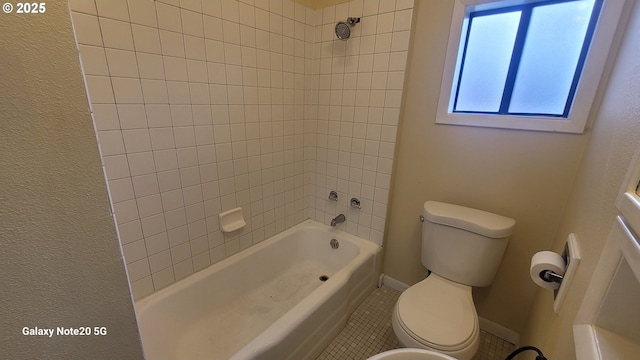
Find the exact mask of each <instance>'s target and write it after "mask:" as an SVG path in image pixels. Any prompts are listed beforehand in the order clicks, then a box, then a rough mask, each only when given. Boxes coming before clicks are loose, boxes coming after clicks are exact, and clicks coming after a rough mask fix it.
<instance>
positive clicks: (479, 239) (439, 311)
mask: <svg viewBox="0 0 640 360" xmlns="http://www.w3.org/2000/svg"><path fill="white" fill-rule="evenodd" d="M423 218H424V221H423V228H422V264H423V265H424V266H425V267H426V268H427V269H428V270H429V271H430V274H429V276H428V277H427V278H426V279H424V280H422V281H420V282H418V283H417V284H415V285H413V286H411V287H409V288H408V289H407V290H405V291H404V292H403V293H402V294H401V295H400V297H399V298H398V301H397V302H396V305H395V308H394V310H393V313H392V325H393V331H394V332H395V334H396V337H397V338H398V340H399V342H400V344H401V345H402V346H403V347H411V348H419V349H426V350H432V351H436V352H439V353H442V354H446V355H448V356H451V357H454V358H456V359H458V360H470V359H471V358H472V357H473V355H474V354H475V353H476V351H477V350H478V345H479V338H480V326H479V321H478V315H477V312H476V309H475V305H474V303H473V297H472V295H471V288H472V286H488V285H490V284H491V283H492V282H493V278H494V277H495V274H496V271H497V269H498V266H499V265H500V262H501V260H502V256H503V255H504V251H505V250H506V247H507V243H508V240H509V236H510V235H511V232H512V231H513V227H514V225H515V221H514V220H513V219H510V218H507V217H504V216H501V215H496V214H492V213H488V212H486V211H482V210H477V209H471V208H467V207H463V206H457V205H452V204H446V203H440V202H435V201H427V202H425V203H424V209H423Z"/></svg>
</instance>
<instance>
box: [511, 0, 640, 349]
mask: <svg viewBox="0 0 640 360" xmlns="http://www.w3.org/2000/svg"><path fill="white" fill-rule="evenodd" d="M627 13H630V14H631V15H630V19H629V23H628V24H627V29H626V31H625V35H624V37H623V40H622V41H623V42H622V44H621V47H620V50H619V53H618V56H617V60H616V62H615V64H614V67H613V71H612V73H611V77H610V79H609V83H608V86H607V88H606V91H605V96H604V98H603V100H602V104H601V107H600V111H599V113H598V115H597V118H596V120H595V123H594V128H593V132H592V134H591V138H590V140H589V144H588V146H587V148H586V150H585V153H584V157H583V159H582V163H581V165H580V169H579V171H578V177H577V181H576V182H575V184H574V186H573V191H572V193H571V197H570V200H569V205H568V207H567V210H566V213H565V215H564V219H563V220H562V222H561V224H560V230H559V231H558V236H557V238H556V240H555V242H554V245H553V249H554V250H559V249H560V248H561V246H562V241H563V238H564V237H565V236H566V234H568V233H570V232H574V233H575V234H576V235H577V236H578V240H579V244H580V250H581V253H582V261H581V263H580V266H579V268H578V272H577V275H576V278H575V280H574V282H573V283H572V285H571V287H570V288H569V292H568V295H567V298H566V303H565V304H564V305H563V307H562V310H561V312H560V314H558V315H556V314H554V313H553V310H552V306H553V305H552V297H551V294H550V293H549V292H547V291H544V290H540V291H538V292H537V293H536V296H535V300H534V302H533V306H532V309H531V312H530V315H529V319H528V321H527V326H526V327H525V329H524V331H523V333H522V335H523V337H522V343H523V344H534V345H536V346H539V347H540V348H541V349H543V351H544V353H545V356H547V357H548V358H549V359H552V358H553V359H575V356H576V355H575V349H574V345H573V333H572V325H573V322H574V319H575V317H576V313H577V311H578V309H579V308H580V304H581V303H582V298H583V297H584V296H585V293H586V290H587V287H588V286H589V283H590V281H591V276H592V275H593V270H594V268H595V267H596V264H597V263H598V259H599V257H600V254H601V252H602V249H603V247H604V245H605V240H606V239H607V235H608V233H609V230H610V229H611V226H612V224H613V221H614V218H615V216H616V214H617V211H616V208H615V205H614V203H615V199H616V197H617V195H618V191H619V190H620V188H621V186H622V181H623V179H624V176H625V174H626V172H627V168H628V167H629V164H630V159H631V157H632V156H633V153H634V151H635V149H636V147H637V146H638V144H639V140H638V139H640V126H638V125H639V119H640V117H639V115H640V56H638V47H637V44H638V42H640V6H638V4H635V5H634V8H633V10H632V11H629V12H627ZM630 320H631V321H635V322H636V323H637V319H630Z"/></svg>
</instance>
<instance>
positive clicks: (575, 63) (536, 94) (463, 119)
mask: <svg viewBox="0 0 640 360" xmlns="http://www.w3.org/2000/svg"><path fill="white" fill-rule="evenodd" d="M471 2H473V3H474V4H473V5H468V4H467V3H471ZM480 2H481V3H480V4H478V1H477V0H457V1H456V6H455V9H454V19H453V21H452V28H451V35H450V39H453V40H455V41H451V40H450V44H449V48H448V51H447V60H446V65H445V73H444V77H443V82H442V87H441V94H440V101H439V104H438V114H437V119H436V122H437V123H442V124H455V125H471V126H487V127H501V128H513V129H525V130H541V131H560V132H573V133H581V132H583V131H584V127H585V124H586V121H587V117H588V115H589V112H590V110H591V103H592V102H593V99H594V97H595V93H596V90H597V87H598V84H599V82H600V77H601V76H600V75H601V73H602V71H603V69H604V64H605V62H606V59H607V56H608V53H609V47H610V45H611V41H612V39H613V35H614V34H615V28H616V27H617V24H618V20H619V18H620V14H621V12H622V8H623V4H624V2H625V0H542V1H540V0H538V1H517V2H516V1H497V2H496V1H494V2H486V1H480ZM606 24H608V25H606ZM611 24H613V25H611Z"/></svg>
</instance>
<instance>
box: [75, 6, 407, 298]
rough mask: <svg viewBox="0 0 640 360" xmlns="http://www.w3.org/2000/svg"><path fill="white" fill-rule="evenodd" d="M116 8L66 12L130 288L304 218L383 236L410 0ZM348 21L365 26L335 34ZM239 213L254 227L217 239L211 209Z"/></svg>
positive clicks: (143, 288)
mask: <svg viewBox="0 0 640 360" xmlns="http://www.w3.org/2000/svg"><path fill="white" fill-rule="evenodd" d="M123 4H124V2H123V1H119V3H118V4H116V3H113V4H108V3H106V2H105V3H103V4H101V5H100V6H102V10H101V11H100V9H98V10H94V9H90V8H83V7H82V6H80V5H79V4H75V5H73V4H72V6H76V7H77V9H78V10H77V11H74V13H73V14H72V16H73V20H74V22H76V18H78V21H77V22H78V23H80V24H81V25H80V26H82V27H83V28H85V29H92V28H93V29H94V30H95V31H94V32H93V33H92V34H83V35H80V36H79V37H78V39H79V42H80V44H81V47H80V51H81V57H82V58H83V61H85V62H90V63H91V64H87V65H86V66H85V72H86V75H87V84H88V85H87V87H88V89H89V93H90V96H91V101H92V105H93V106H94V110H93V111H94V118H95V120H94V121H95V123H96V128H97V129H98V131H99V137H100V135H104V136H102V137H103V139H104V140H102V139H101V148H104V149H106V155H105V151H104V149H103V156H104V158H103V161H104V164H105V172H106V174H107V178H108V179H109V181H110V183H111V188H113V189H112V198H113V199H114V203H115V204H116V205H114V209H115V211H116V219H117V221H118V224H119V229H120V230H121V234H120V235H121V240H122V241H123V243H125V244H127V245H128V250H127V252H128V253H129V254H130V255H129V256H128V257H127V261H128V262H130V263H131V264H133V265H132V269H131V271H132V272H133V277H132V279H135V280H132V287H133V288H135V290H134V296H136V297H137V296H144V295H140V294H145V295H146V294H148V293H149V292H150V291H154V290H157V289H159V288H161V287H163V286H166V285H168V284H170V283H172V282H174V281H176V279H180V278H182V277H184V276H187V275H188V274H191V273H192V272H193V271H197V270H199V269H202V268H203V267H206V266H208V265H209V264H210V263H215V262H217V261H220V260H221V259H222V258H224V257H226V256H229V255H231V254H233V253H235V252H237V251H240V250H241V249H244V248H246V247H248V246H251V245H252V244H254V243H256V242H260V241H262V240H264V239H265V238H266V237H269V236H271V235H273V234H275V233H276V232H279V231H283V230H284V229H286V228H287V227H288V226H292V225H294V224H296V223H298V222H300V221H302V220H304V219H305V218H306V217H307V216H311V217H313V218H316V219H318V220H320V221H323V222H324V221H326V220H327V219H331V218H332V217H333V216H335V213H336V212H338V211H343V212H348V214H349V221H348V222H347V223H346V224H344V229H345V230H347V231H349V232H351V233H354V234H359V235H361V236H368V237H370V238H371V239H372V240H373V241H378V242H379V243H381V242H382V234H383V232H384V219H385V216H386V203H387V201H388V190H389V189H388V187H389V185H390V174H391V169H392V161H393V152H394V147H395V137H396V133H397V125H398V118H399V105H400V100H401V91H402V87H403V83H404V71H405V66H406V55H407V50H408V39H409V37H408V34H409V33H408V30H409V29H410V21H411V7H412V2H410V1H406V0H400V1H395V0H389V1H387V0H384V1H376V0H353V1H351V2H349V3H344V4H339V5H337V6H332V7H329V8H326V9H325V10H319V11H315V10H308V11H307V9H306V8H304V6H302V5H300V4H297V3H294V2H293V1H291V0H283V1H280V0H279V1H276V2H271V3H269V2H258V3H255V2H254V1H241V2H237V1H234V0H216V1H209V0H208V1H206V2H201V1H198V0H162V1H157V2H153V1H150V0H136V1H133V0H130V1H129V4H128V8H125V7H123V6H121V5H123ZM118 5H120V6H119V7H118ZM396 9H397V10H398V11H396ZM124 10H126V11H124ZM92 11H94V12H97V11H100V13H101V14H100V15H101V16H100V18H98V17H96V16H91V15H88V14H90V13H91V12H92ZM125 12H126V13H127V16H129V17H130V19H131V22H130V23H129V22H128V21H121V20H128V19H126V18H125V17H124V16H125ZM347 15H348V16H361V17H363V19H362V22H361V23H360V24H359V25H358V26H357V27H355V28H354V29H353V33H352V38H351V39H350V40H349V41H348V42H336V40H335V37H334V36H335V35H334V34H333V26H334V25H335V21H338V20H344V19H346V17H347ZM118 19H120V20H118ZM100 27H102V28H103V29H102V33H103V34H104V36H105V38H106V40H105V45H102V36H101V32H100V30H101V29H100ZM116 34H120V35H124V36H121V38H119V37H117V36H116ZM323 40H325V41H326V42H325V43H322V41H323ZM89 45H91V46H89ZM98 46H99V47H98ZM102 46H104V47H105V48H106V51H105V48H103V47H102ZM134 47H135V53H134V52H133V49H134ZM107 71H109V72H107ZM107 75H109V76H107ZM112 84H113V85H112ZM383 106H384V107H383ZM102 142H104V143H105V144H104V146H103V144H102ZM328 188H333V189H338V190H339V191H341V192H343V193H344V194H347V195H346V196H347V197H348V196H359V197H360V198H361V199H362V200H363V203H362V209H361V210H360V211H359V212H357V211H355V210H351V209H348V208H347V204H346V200H345V203H344V204H341V205H340V206H343V208H342V209H338V208H336V206H335V205H334V204H326V199H325V198H326V192H327V190H326V189H328ZM345 199H346V198H345ZM236 206H243V208H245V209H246V211H247V216H248V219H249V227H250V228H248V229H247V231H246V232H245V233H242V234H240V235H237V236H231V237H227V238H226V239H225V237H224V236H223V235H222V234H221V233H220V232H219V230H218V223H217V217H216V216H217V214H218V213H219V212H220V211H223V210H227V209H230V208H233V207H236ZM347 209H348V210H347ZM349 211H351V212H349ZM142 241H143V242H144V245H145V246H144V247H141V246H140V245H139V244H140V243H141V242H142ZM225 241H226V242H225ZM134 245H135V246H137V247H134ZM136 249H138V251H137V252H136V251H135V250H136ZM142 249H144V250H145V251H144V252H145V254H144V255H143V256H142V255H140V254H142V253H143V252H142V251H140V250H142ZM131 254H134V255H131ZM136 254H138V255H136ZM136 256H142V257H141V258H140V259H137V260H131V259H132V258H135V257H136ZM145 267H146V268H148V270H145ZM150 287H151V289H150Z"/></svg>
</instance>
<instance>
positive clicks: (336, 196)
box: [329, 190, 338, 201]
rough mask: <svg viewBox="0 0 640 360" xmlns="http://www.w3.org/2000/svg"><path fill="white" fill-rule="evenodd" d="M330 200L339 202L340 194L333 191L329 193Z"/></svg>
mask: <svg viewBox="0 0 640 360" xmlns="http://www.w3.org/2000/svg"><path fill="white" fill-rule="evenodd" d="M329 200H333V201H338V193H337V192H336V191H334V190H331V192H329Z"/></svg>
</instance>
